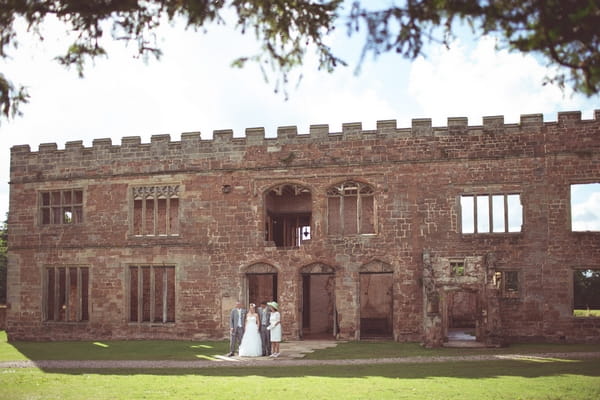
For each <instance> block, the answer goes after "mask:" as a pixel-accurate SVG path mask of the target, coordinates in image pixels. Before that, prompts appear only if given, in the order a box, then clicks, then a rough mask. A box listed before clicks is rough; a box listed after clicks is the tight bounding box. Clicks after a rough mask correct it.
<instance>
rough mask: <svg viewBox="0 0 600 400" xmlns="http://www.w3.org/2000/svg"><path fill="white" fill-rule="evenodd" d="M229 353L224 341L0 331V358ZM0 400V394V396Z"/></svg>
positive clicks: (145, 357)
mask: <svg viewBox="0 0 600 400" xmlns="http://www.w3.org/2000/svg"><path fill="white" fill-rule="evenodd" d="M228 352H229V343H227V342H224V341H218V342H217V341H215V342H194V341H177V340H139V341H138V340H111V341H96V342H91V341H78V342H73V341H71V342H10V343H9V342H7V340H6V332H5V331H0V361H16V360H188V361H190V360H214V359H215V358H214V356H215V355H218V354H221V355H223V354H226V353H228ZM0 399H1V397H0Z"/></svg>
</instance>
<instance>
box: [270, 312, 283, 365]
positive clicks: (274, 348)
mask: <svg viewBox="0 0 600 400" xmlns="http://www.w3.org/2000/svg"><path fill="white" fill-rule="evenodd" d="M267 305H268V306H269V307H271V317H270V318H269V326H268V327H267V329H268V330H269V331H271V357H279V343H280V342H281V315H280V314H279V304H277V303H276V302H274V301H272V302H270V303H267Z"/></svg>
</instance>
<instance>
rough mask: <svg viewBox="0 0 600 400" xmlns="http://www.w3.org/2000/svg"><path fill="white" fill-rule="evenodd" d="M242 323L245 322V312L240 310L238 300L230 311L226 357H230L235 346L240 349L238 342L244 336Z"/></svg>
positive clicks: (240, 305) (240, 304)
mask: <svg viewBox="0 0 600 400" xmlns="http://www.w3.org/2000/svg"><path fill="white" fill-rule="evenodd" d="M244 321H246V310H245V309H244V308H242V303H241V302H240V301H239V300H238V302H237V303H236V304H235V308H234V309H233V310H231V316H230V318H229V326H230V328H231V329H230V342H229V354H227V356H228V357H231V356H232V355H233V354H234V353H235V349H236V346H237V347H238V348H239V347H240V342H241V340H242V336H243V335H244Z"/></svg>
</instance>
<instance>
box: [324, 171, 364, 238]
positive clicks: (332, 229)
mask: <svg viewBox="0 0 600 400" xmlns="http://www.w3.org/2000/svg"><path fill="white" fill-rule="evenodd" d="M327 220H328V221H327V231H328V233H329V234H330V235H353V234H370V233H375V201H374V190H373V188H372V187H371V186H370V185H367V184H364V183H360V182H353V181H347V182H344V183H341V184H339V185H336V186H333V187H331V188H329V190H328V191H327Z"/></svg>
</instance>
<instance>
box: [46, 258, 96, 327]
mask: <svg viewBox="0 0 600 400" xmlns="http://www.w3.org/2000/svg"><path fill="white" fill-rule="evenodd" d="M88 287H89V269H88V268H87V267H48V268H46V269H45V276H44V296H43V310H44V311H43V312H44V320H45V321H61V322H80V321H88V320H89V311H88V309H89V300H88V296H89V295H88Z"/></svg>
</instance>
